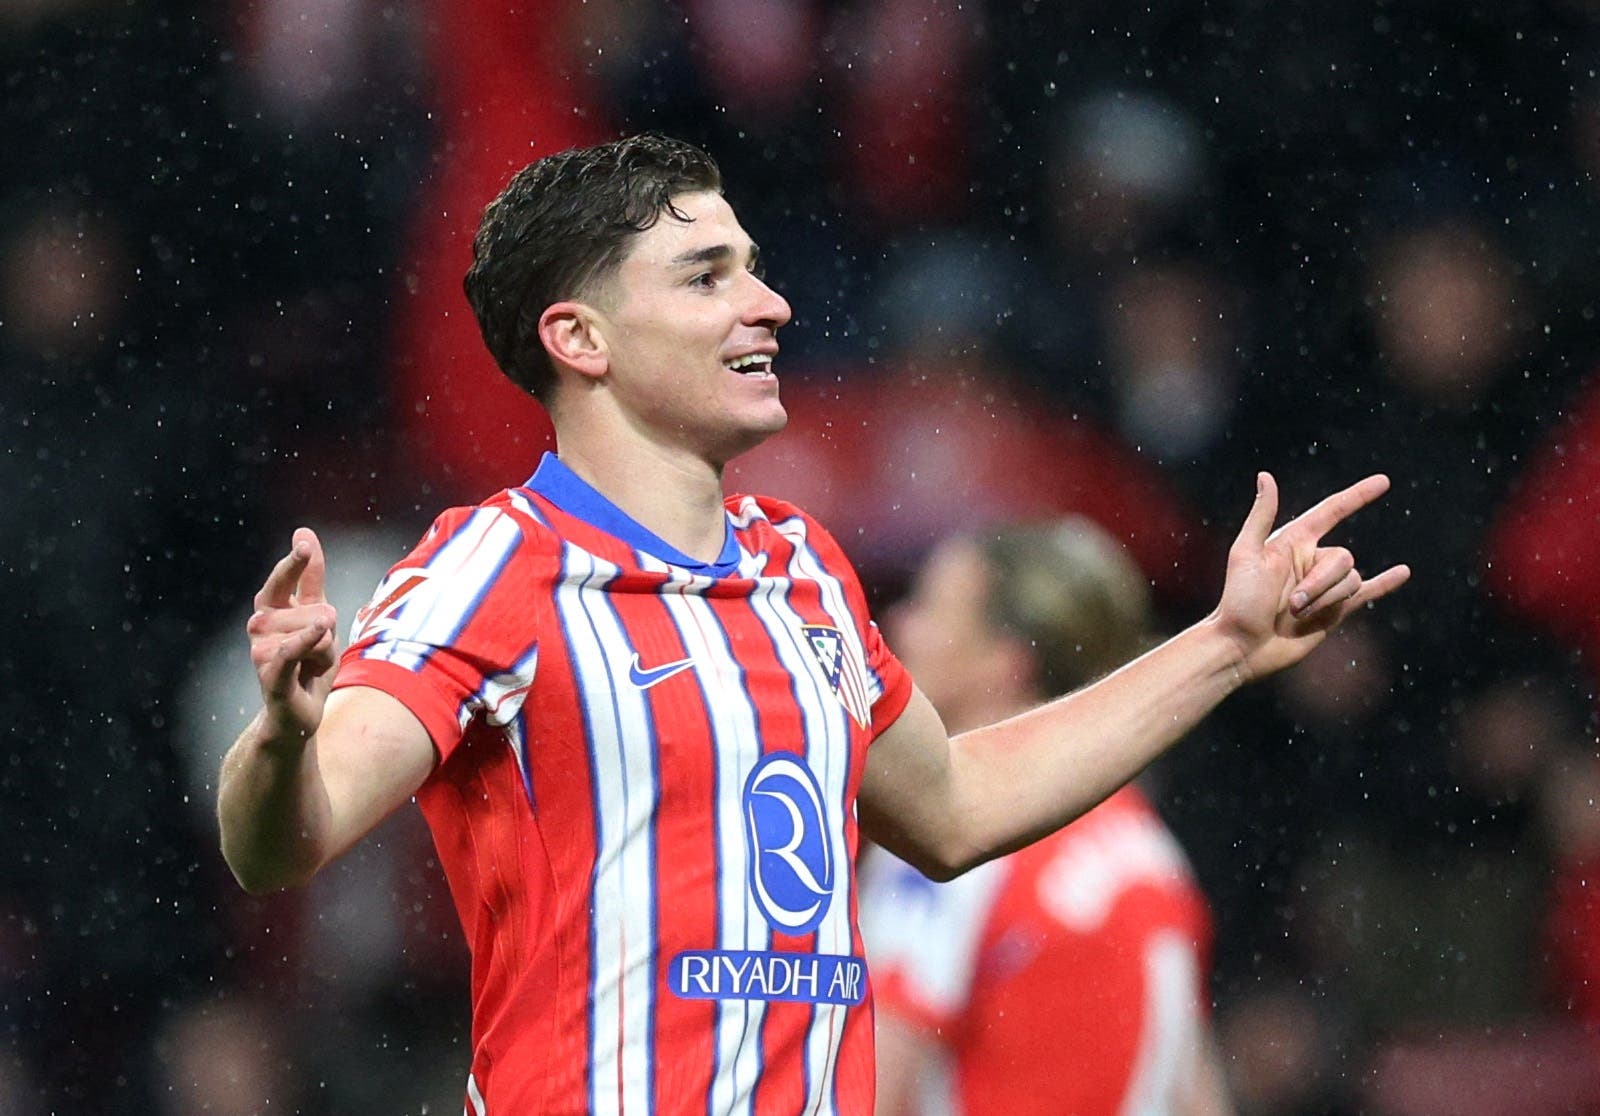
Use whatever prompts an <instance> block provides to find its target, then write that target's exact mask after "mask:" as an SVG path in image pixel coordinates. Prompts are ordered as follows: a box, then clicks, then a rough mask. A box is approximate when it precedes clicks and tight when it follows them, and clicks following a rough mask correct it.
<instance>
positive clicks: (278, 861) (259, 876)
mask: <svg viewBox="0 0 1600 1116" xmlns="http://www.w3.org/2000/svg"><path fill="white" fill-rule="evenodd" d="M330 814H331V810H330V807H329V802H328V796H327V792H326V790H325V789H324V787H323V786H322V781H321V778H320V775H319V773H318V770H317V757H316V746H315V740H314V739H312V740H306V741H299V740H287V741H286V740H275V739H272V737H271V735H270V734H269V733H268V732H267V731H266V730H265V729H264V717H263V716H257V717H256V719H255V720H254V721H252V722H251V723H250V725H249V726H248V727H247V728H246V729H245V730H244V732H243V733H241V734H240V736H239V739H238V740H237V741H235V742H234V745H233V747H232V748H231V749H229V751H228V755H227V757H226V758H225V759H224V760H223V763H222V773H221V776H220V778H219V780H218V788H217V818H218V821H219V823H220V825H221V829H222V855H223V857H224V859H226V860H227V862H228V867H229V868H230V869H232V870H233V874H234V877H235V878H236V879H238V881H239V883H240V885H241V886H242V887H243V888H244V889H245V890H246V891H250V892H253V893H257V894H259V893H262V892H267V891H276V890H278V889H280V888H284V887H295V886H299V885H301V884H304V883H305V882H306V881H307V880H309V879H310V878H311V876H312V875H313V874H314V873H315V872H316V870H317V869H318V868H320V867H321V866H322V864H323V862H324V860H325V859H326V856H327V853H326V848H325V845H326V842H325V840H324V835H325V834H326V833H327V831H328V829H329V827H330Z"/></svg>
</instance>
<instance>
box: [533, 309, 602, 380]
mask: <svg viewBox="0 0 1600 1116" xmlns="http://www.w3.org/2000/svg"><path fill="white" fill-rule="evenodd" d="M539 340H540V342H541V343H542V344H543V345H544V348H545V352H547V353H549V354H550V359H551V360H553V361H555V363H556V364H557V365H558V366H559V367H562V368H570V369H571V370H572V371H574V372H576V373H578V375H580V376H583V377H585V378H587V379H594V380H597V379H599V378H600V377H601V376H604V375H605V374H606V371H607V370H608V369H609V368H610V366H611V354H610V351H609V350H608V349H607V348H606V340H605V337H604V335H603V334H602V333H601V331H600V329H599V321H598V319H597V316H596V314H595V311H594V309H593V307H590V306H588V305H585V304H584V303H582V302H557V303H553V304H551V305H550V306H547V307H546V308H545V311H544V313H543V314H540V315H539Z"/></svg>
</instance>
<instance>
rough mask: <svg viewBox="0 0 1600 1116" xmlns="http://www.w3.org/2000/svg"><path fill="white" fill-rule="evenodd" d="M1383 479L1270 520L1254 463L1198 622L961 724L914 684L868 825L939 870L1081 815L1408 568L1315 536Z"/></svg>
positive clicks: (874, 760) (877, 774) (1389, 588)
mask: <svg viewBox="0 0 1600 1116" xmlns="http://www.w3.org/2000/svg"><path fill="white" fill-rule="evenodd" d="M1388 488H1389V481H1388V478H1386V477H1382V476H1373V477H1368V478H1366V479H1365V480H1363V481H1360V482H1358V483H1357V484H1354V485H1351V486H1350V487H1349V488H1346V489H1344V490H1343V491H1340V492H1336V493H1334V494H1333V495H1332V496H1329V497H1328V498H1326V499H1325V500H1323V501H1322V502H1320V503H1319V504H1317V505H1316V506H1315V507H1313V508H1311V509H1310V510H1309V511H1307V512H1305V513H1304V514H1303V515H1301V516H1299V517H1298V518H1296V519H1294V520H1292V521H1290V522H1289V523H1286V524H1285V525H1284V526H1283V527H1282V528H1280V529H1279V530H1277V531H1274V530H1273V523H1274V522H1275V520H1276V519H1277V514H1278V489H1277V485H1276V483H1275V482H1274V481H1273V479H1272V477H1271V475H1269V474H1267V473H1262V474H1260V476H1259V478H1258V480H1257V486H1256V500H1255V504H1254V505H1253V506H1252V508H1251V509H1250V514H1249V516H1248V517H1247V518H1246V519H1245V523H1244V526H1243V527H1242V528H1241V530H1240V532H1239V536H1238V538H1237V539H1235V540H1234V543H1233V546H1232V547H1231V548H1230V550H1229V552H1228V573H1227V579H1226V582H1225V584H1224V586H1223V590H1222V599H1221V601H1220V603H1219V604H1218V605H1217V608H1216V610H1215V611H1213V612H1212V613H1211V615H1210V616H1208V617H1206V618H1205V619H1204V620H1202V621H1200V622H1199V623H1198V624H1195V625H1194V626H1193V627H1191V628H1188V629H1185V630H1184V631H1183V632H1180V633H1179V634H1178V635H1176V636H1174V637H1173V638H1172V639H1170V640H1168V641H1167V642H1165V643H1163V644H1161V645H1160V646H1159V647H1157V648H1155V649H1154V650H1152V651H1150V652H1148V653H1146V654H1144V655H1142V656H1140V657H1139V658H1137V659H1135V660H1134V661H1133V662H1131V663H1129V664H1127V665H1126V666H1124V667H1122V668H1121V669H1120V670H1118V671H1116V672H1114V673H1112V674H1110V675H1108V676H1107V677H1105V678H1103V679H1101V680H1100V681H1098V682H1096V683H1094V684H1093V685H1091V686H1087V687H1085V688H1083V689H1081V690H1078V691H1077V692H1075V693H1072V694H1068V695H1067V696H1066V697H1063V698H1059V699H1057V700H1056V701H1053V702H1050V703H1049V704H1047V705H1043V706H1040V707H1039V708H1037V709H1034V710H1032V711H1030V712H1028V713H1024V714H1022V715H1020V716H1017V717H1012V718H1009V719H1007V720H1005V721H1001V722H999V723H998V724H994V725H989V726H987V727H985V728H981V729H977V730H975V731H973V732H968V733H963V734H962V735H961V736H958V737H956V738H955V739H954V740H951V739H949V738H948V737H947V736H946V734H945V731H944V726H943V725H942V724H941V723H940V721H939V717H938V714H936V713H935V712H934V710H933V707H932V705H931V704H929V702H928V700H927V699H926V698H925V697H923V696H922V695H921V694H920V693H917V694H916V695H914V696H913V698H912V700H911V703H910V705H908V706H907V708H906V710H905V712H904V713H902V714H901V715H900V718H899V719H898V720H897V721H896V722H895V723H894V724H893V725H892V726H890V727H889V729H887V730H886V731H885V732H884V733H883V734H882V735H881V736H880V737H879V738H878V739H877V741H875V742H874V744H873V746H872V748H871V749H870V750H869V751H868V753H867V770H866V775H865V778H864V779H863V782H862V787H861V796H860V811H861V820H862V825H863V827H864V828H865V830H866V832H867V834H868V835H869V836H871V837H872V838H873V839H875V840H877V841H879V842H880V843H881V844H883V845H884V846H885V847H886V848H888V849H890V850H891V851H892V852H895V853H896V854H898V855H899V856H900V857H901V858H902V859H905V860H907V861H909V862H911V863H912V864H915V865H916V866H917V867H919V868H921V869H922V870H923V871H924V872H926V873H927V874H928V875H930V876H933V877H934V878H936V879H939V878H948V877H950V876H952V875H956V874H959V873H960V872H963V871H965V870H966V869H968V868H970V867H972V866H974V865H976V864H979V863H982V862H983V861H985V860H988V859H991V858H992V857H995V856H999V855H1002V854H1004V853H1007V852H1010V851H1012V850H1014V849H1017V848H1021V847H1022V846H1023V845H1026V844H1029V843H1030V842H1032V841H1035V840H1037V839H1038V838H1040V837H1042V836H1044V835H1045V834H1046V833H1049V832H1052V831H1053V830H1055V829H1058V828H1060V827H1061V826H1063V825H1065V824H1066V823H1067V822H1069V821H1071V820H1073V819H1074V818H1076V817H1079V816H1080V815H1082V814H1083V813H1085V812H1086V811H1088V810H1089V809H1091V808H1092V807H1094V805H1095V804H1096V803H1098V802H1100V801H1101V800H1102V799H1104V798H1105V797H1106V796H1107V795H1109V794H1111V792H1112V791H1114V790H1116V789H1117V788H1118V787H1119V786H1121V785H1122V784H1123V783H1125V782H1127V781H1128V780H1129V779H1131V778H1133V777H1134V776H1135V775H1137V774H1138V773H1139V772H1140V771H1142V770H1144V768H1145V767H1146V766H1147V765H1148V764H1149V763H1150V762H1151V761H1152V760H1154V759H1155V758H1156V757H1157V756H1159V755H1160V754H1161V753H1162V752H1164V751H1165V750H1166V749H1167V748H1169V747H1171V746H1172V744H1173V743H1174V742H1176V741H1177V740H1178V739H1179V738H1180V737H1181V736H1183V734H1184V733H1186V732H1188V731H1189V729H1191V728H1193V727H1194V725H1195V724H1196V723H1197V722H1199V720H1200V719H1201V718H1202V717H1204V716H1205V715H1206V714H1207V713H1209V712H1210V711H1211V710H1212V709H1214V708H1215V707H1216V706H1217V704H1218V703H1220V702H1221V701H1222V699H1223V698H1224V697H1226V696H1227V695H1228V694H1230V693H1232V692H1233V691H1234V690H1235V689H1237V688H1238V687H1239V686H1240V685H1242V684H1243V683H1245V682H1248V681H1251V680H1254V679H1257V678H1261V677H1264V676H1266V675H1268V674H1271V673H1273V672H1274V671H1277V670H1281V669H1283V668H1284V667H1287V666H1290V665H1292V664H1293V663H1297V662H1299V661H1300V660H1301V659H1303V658H1305V656H1306V655H1308V654H1310V653H1311V651H1312V649H1313V648H1315V647H1316V646H1317V645H1318V644H1320V643H1321V642H1322V640H1323V639H1325V638H1326V637H1327V634H1328V632H1329V631H1331V630H1332V629H1333V628H1334V627H1336V626H1337V625H1338V624H1339V623H1340V622H1341V621H1343V620H1344V619H1345V617H1347V616H1349V615H1350V614H1351V613H1352V612H1354V611H1355V610H1356V609H1358V608H1360V607H1362V606H1364V605H1366V604H1369V603H1371V602H1372V601H1376V600H1378V599H1379V598H1381V597H1384V596H1386V595H1387V594H1389V593H1391V592H1393V591H1394V590H1395V589H1397V588H1399V587H1400V586H1401V585H1403V584H1404V583H1405V581H1406V579H1407V578H1408V577H1409V576H1410V570H1409V569H1408V568H1407V567H1405V566H1394V567H1392V568H1390V569H1388V570H1385V571H1384V572H1383V573H1381V574H1379V575H1378V576H1377V577H1374V578H1370V579H1365V580H1364V579H1363V578H1362V577H1361V575H1360V574H1359V573H1358V572H1357V571H1356V568H1355V562H1354V559H1353V557H1352V556H1351V554H1350V552H1349V551H1348V550H1345V549H1343V548H1342V547H1324V546H1323V545H1322V538H1323V536H1324V535H1326V534H1327V533H1328V532H1329V531H1330V530H1332V529H1333V528H1334V527H1335V526H1337V525H1338V524H1339V523H1341V522H1342V521H1343V520H1344V519H1345V518H1347V517H1348V516H1350V515H1351V514H1352V513H1354V512H1355V511H1357V510H1358V509H1360V508H1362V507H1364V506H1366V505H1367V504H1369V503H1371V502H1372V501H1373V500H1375V499H1377V498H1378V497H1379V496H1381V495H1383V493H1384V492H1386V491H1388Z"/></svg>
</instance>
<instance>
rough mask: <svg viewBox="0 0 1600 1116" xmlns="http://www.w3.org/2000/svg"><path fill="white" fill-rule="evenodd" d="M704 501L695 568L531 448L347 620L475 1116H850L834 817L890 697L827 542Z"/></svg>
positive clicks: (840, 871) (856, 963) (840, 828)
mask: <svg viewBox="0 0 1600 1116" xmlns="http://www.w3.org/2000/svg"><path fill="white" fill-rule="evenodd" d="M727 507H728V522H729V528H728V538H727V543H726V545H725V547H724V549H723V552H722V554H721V555H720V556H719V557H718V559H717V561H715V562H713V563H703V562H697V561H695V560H693V559H691V558H689V557H687V556H685V555H683V554H681V553H678V552H677V551H675V550H674V549H673V548H671V547H670V546H668V545H667V544H666V543H665V542H663V541H662V540H660V539H659V538H657V537H656V536H654V535H653V534H651V533H650V532H648V531H647V530H645V529H644V528H643V527H642V526H641V525H639V524H638V523H637V522H635V521H634V520H632V519H630V518H628V517H627V516H626V515H625V514H624V513H623V512H622V511H620V509H618V508H617V507H615V505H613V504H611V503H610V502H609V501H607V500H606V499H605V498H604V497H603V496H601V495H600V494H599V493H598V492H596V491H595V490H594V489H593V488H591V487H590V486H589V485H588V484H586V483H585V482H584V481H583V480H581V479H580V478H579V477H578V476H577V475H576V474H574V473H573V472H572V471H571V470H570V469H568V468H567V467H566V466H565V465H563V464H562V463H561V462H560V461H559V460H558V459H557V458H555V457H554V456H552V455H547V456H546V457H545V459H544V461H543V462H542V463H541V464H540V467H539V470H538V471H537V472H536V473H535V474H534V476H533V477H532V479H530V480H529V482H528V484H527V485H526V486H525V487H522V488H516V489H511V490H508V491H505V492H501V493H499V494H498V495H496V496H495V497H493V498H491V499H490V500H488V501H486V502H484V503H483V504H481V505H479V506H478V507H476V508H457V509H453V510H451V511H448V512H446V513H444V514H443V515H442V516H440V517H439V519H438V520H437V521H436V522H435V523H434V525H433V526H432V528H431V529H430V530H429V531H428V534H427V535H426V537H425V538H424V539H423V540H422V542H421V543H420V544H419V545H418V546H417V548H416V549H415V550H414V551H413V552H412V553H411V554H410V555H409V556H407V557H406V558H405V559H403V560H402V561H401V562H400V563H399V564H398V565H396V566H395V567H394V569H393V570H392V571H391V572H390V573H389V575H388V576H387V577H386V578H385V579H384V581H383V583H382V584H381V585H380V586H379V588H378V590H377V592H376V593H375V594H374V596H373V598H372V602H371V603H370V604H369V605H368V606H367V607H366V608H364V609H362V611H361V613H360V614H359V615H358V616H357V618H356V621H355V626H354V631H353V633H352V636H351V640H350V647H349V649H348V650H347V651H346V652H345V655H344V659H343V661H342V664H341V667H340V672H339V676H338V680H337V685H339V686H373V687H377V688H379V689H382V690H384V691H387V692H388V693H390V694H393V695H394V696H395V697H397V698H399V699H400V700H401V701H402V702H404V703H405V704H406V706H407V707H408V708H410V709H411V711H412V712H414V713H415V714H416V716H417V717H418V719H419V720H420V721H421V722H422V724H423V725H424V726H426V728H427V730H428V732H429V734H430V735H431V736H432V738H433V742H434V745H435V746H436V748H437V749H438V752H439V755H440V757H441V759H440V763H439V765H438V767H437V768H436V769H435V770H434V772H433V774H432V775H431V776H430V777H429V778H428V780H427V781H426V783H425V784H424V785H423V787H422V789H421V790H420V791H419V792H418V795H417V798H418V801H419V803H420V804H421V807H422V810H423V813H424V814H425V816H426V817H427V820H428V823H429V826H430V827H431V829H432V831H433V835H434V842H435V844H436V846H437V848H438V851H439V855H440V858H441V860H442V863H443V865H444V869H445V873H446V876H447V878H448V879H449V883H450V889H451V893H452V896H453V898H454V901H455V905H456V909H457V912H458V914H459V915H460V917H461V922H462V926H463V928H464V930H465V932H466V936H467V940H468V943H469V945H470V947H471V950H472V1020H473V1024H472V1029H473V1056H472V1069H471V1076H470V1078H469V1080H468V1088H467V1111H468V1113H471V1114H475V1116H484V1114H487V1116H530V1114H533V1113H580V1112H582V1113H630V1114H631V1113H641V1114H642V1113H696V1114H709V1116H720V1114H724V1113H751V1114H762V1113H772V1114H779V1113H782V1114H784V1116H793V1114H794V1113H813V1112H841V1113H860V1114H866V1113H869V1112H870V1111H871V1107H872V1089H873V1057H872V1017H871V1004H870V999H869V997H868V994H867V982H866V971H865V965H864V962H863V960H862V952H863V951H862V947H861V941H860V936H859V933H858V932H857V929H856V920H855V916H856V910H855V907H856V895H855V884H854V868H853V865H854V860H855V854H856V850H857V844H858V834H857V826H856V817H855V799H856V792H857V788H858V786H859V784H860V781H861V774H862V769H863V765H864V763H865V758H866V750H867V747H868V745H869V744H870V743H871V741H872V739H873V738H874V737H875V736H876V734H877V733H879V732H881V731H882V730H883V729H884V728H885V727H887V726H888V725H889V724H890V723H891V722H892V721H893V720H894V719H895V718H896V717H897V716H899V714H900V712H901V711H902V710H903V709H904V707H905V704H906V702H907V700H908V699H909V697H910V693H911V682H910V679H909V677H908V676H907V675H906V673H905V670H904V669H903V668H902V667H901V666H900V664H899V662H898V661H897V660H896V659H895V658H894V657H893V656H892V655H891V654H890V653H889V651H888V650H887V649H886V648H885V646H884V644H883V640H882V638H881V637H880V635H879V633H878V629H877V627H876V625H874V624H873V623H872V622H871V620H870V619H869V618H868V614H867V608H866V601H865V598H864V595H863V593H862V591H861V588H860V585H859V584H858V582H857V579H856V576H855V573H854V571H853V570H852V568H851V566H850V564H849V562H848V561H847V559H846V558H845V556H844V554H843V552H842V551H841V550H840V548H839V547H838V545H837V544H836V543H835V542H834V540H833V539H832V538H830V537H829V536H828V535H827V534H826V533H825V532H824V531H823V530H822V529H821V528H819V527H818V526H817V524H816V523H815V522H813V521H812V520H810V519H809V518H808V517H806V516H805V515H804V514H802V513H801V512H800V511H798V510H797V509H795V508H793V507H791V506H789V505H787V504H784V503H781V502H778V501H773V500H768V499H765V498H757V497H751V496H744V497H734V498H730V499H729V500H728V501H727Z"/></svg>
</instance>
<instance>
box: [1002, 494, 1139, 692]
mask: <svg viewBox="0 0 1600 1116" xmlns="http://www.w3.org/2000/svg"><path fill="white" fill-rule="evenodd" d="M976 541H977V544H978V547H979V550H980V551H981V553H982V555H983V560H984V563H985V565H986V566H987V567H988V570H989V579H988V583H989V585H988V594H987V599H986V600H985V601H984V605H985V613H986V615H987V618H988V620H989V622H990V623H992V624H994V625H996V626H997V627H999V628H1000V629H1001V630H1002V631H1005V632H1009V633H1010V634H1011V635H1013V636H1015V637H1017V638H1019V639H1023V640H1026V641H1027V642H1028V643H1029V644H1030V646H1031V647H1032V649H1033V653H1034V660H1035V662H1036V663H1037V664H1038V669H1039V677H1038V679H1037V683H1038V686H1039V690H1040V692H1041V693H1042V694H1044V695H1055V694H1064V693H1067V692H1069V691H1071V690H1075V689H1077V688H1078V687H1080V686H1083V685H1086V684H1087V683H1089V682H1092V681H1094V680H1095V679H1096V678H1099V677H1100V676H1101V675H1103V674H1107V673H1109V672H1110V671H1112V670H1115V669H1116V668H1117V667H1119V666H1121V665H1122V664H1123V663H1125V662H1127V661H1128V660H1129V659H1132V658H1133V657H1134V656H1135V655H1137V654H1139V653H1140V652H1141V651H1143V650H1144V649H1145V646H1146V645H1147V643H1148V642H1149V634H1150V625H1151V611H1150V589H1149V585H1148V583H1147V582H1146V580H1145V578H1144V575H1143V574H1142V573H1141V572H1140V570H1139V567H1138V566H1137V565H1136V564H1135V563H1134V561H1133V559H1132V558H1131V557H1130V556H1129V555H1128V552H1127V551H1126V550H1125V549H1123V547H1122V546H1121V545H1120V544H1118V543H1117V541H1116V540H1115V539H1113V538H1112V537H1111V536H1110V535H1108V534H1107V533H1106V532H1105V531H1103V530H1101V529H1100V528H1099V527H1098V526H1096V525H1095V524H1094V523H1092V522H1091V521H1089V520H1087V519H1084V518H1083V517H1081V516H1069V517H1067V518H1065V519H1061V520H1058V521H1055V522H1053V523H1044V524H1036V525H1028V526H1021V527H1011V528H1006V529H1004V530H1001V531H1000V532H998V533H997V534H993V535H988V536H983V537H980V538H979V539H977V540H976Z"/></svg>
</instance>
